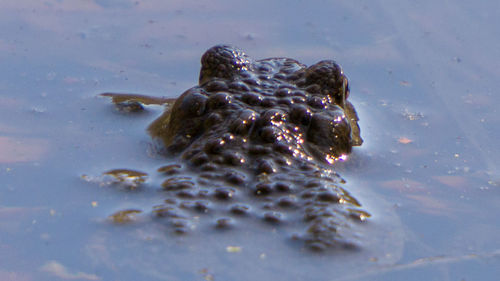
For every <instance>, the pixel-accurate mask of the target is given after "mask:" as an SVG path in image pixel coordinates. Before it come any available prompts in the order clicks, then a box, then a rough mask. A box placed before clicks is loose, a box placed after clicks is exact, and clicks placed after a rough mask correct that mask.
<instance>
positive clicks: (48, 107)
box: [0, 1, 500, 280]
mask: <svg viewBox="0 0 500 281" xmlns="http://www.w3.org/2000/svg"><path fill="white" fill-rule="evenodd" d="M4 2H7V1H4ZM11 2H12V1H11ZM249 3H250V2H249ZM249 3H248V4H245V5H241V4H240V5H236V4H235V3H233V2H231V1H215V2H213V1H196V2H192V3H187V2H186V1H167V2H165V1H144V2H143V1H81V2H75V1H44V2H37V1H33V2H31V1H23V3H15V2H12V3H1V5H2V10H1V11H0V26H1V28H0V61H1V62H2V63H1V64H0V73H1V77H2V78H1V79H0V168H1V169H0V179H1V180H0V183H1V185H0V279H1V280H57V279H72V278H75V279H80V280H138V279H142V280H144V279H148V280H496V278H497V276H498V275H499V273H500V269H499V268H500V240H498V237H499V235H500V223H499V221H498V215H499V210H498V206H499V203H500V190H499V185H500V173H499V161H498V158H499V156H500V148H499V146H498V145H497V144H496V143H497V142H498V139H499V135H500V127H499V124H500V122H499V121H500V117H499V116H500V115H499V113H498V110H497V108H498V105H499V104H500V98H499V95H498V93H497V91H498V90H497V88H498V81H499V79H500V71H499V70H498V67H497V64H498V63H497V62H496V60H497V59H496V58H498V57H500V54H499V52H500V51H499V50H500V48H499V41H498V39H497V38H499V36H498V35H499V34H498V33H499V31H498V28H497V26H498V25H499V24H500V22H499V21H500V20H499V18H500V17H498V11H500V9H499V8H500V7H499V4H498V3H497V2H495V1H489V2H488V1H483V2H481V3H478V2H473V1H453V2H452V1H447V2H440V3H436V2H433V1H423V2H422V1H420V2H419V3H413V2H411V1H384V2H382V1H357V2H352V1H314V2H310V1H308V2H303V1H292V2H290V1H287V2H279V1H278V2H273V4H270V3H269V2H268V1H252V2H251V4H249ZM217 43H232V44H235V45H238V46H240V47H241V48H243V49H244V50H246V51H247V52H248V53H249V54H250V55H251V56H252V57H254V58H265V57H272V56H287V57H292V58H295V59H298V60H299V61H301V62H304V63H306V64H312V63H314V62H316V61H319V60H322V59H326V58H335V59H336V60H337V61H338V62H339V63H340V64H341V65H342V66H343V67H344V70H345V72H346V74H347V75H348V76H349V78H350V86H351V90H352V97H351V99H352V101H353V103H354V104H355V105H356V108H357V109H358V113H359V114H360V118H361V123H360V125H361V128H362V134H363V138H364V139H365V144H364V145H363V146H362V147H361V148H357V149H355V152H354V153H353V155H352V156H351V159H350V160H349V161H348V162H346V163H343V164H342V165H338V167H337V168H338V170H339V173H340V174H341V175H343V176H344V177H345V178H346V179H347V182H348V183H347V186H346V188H348V189H349V190H350V191H351V192H353V193H354V194H356V195H357V197H358V198H360V200H361V201H362V203H363V204H364V205H365V208H366V209H368V210H370V211H372V212H373V213H374V214H375V215H374V218H373V219H372V220H371V221H370V223H369V224H368V225H367V226H365V227H364V228H362V232H364V233H365V235H366V237H365V238H366V241H367V242H366V249H365V250H364V251H361V252H354V253H353V252H339V253H334V254H326V255H317V254H311V253H309V252H304V251H300V250H298V249H296V248H294V247H292V246H290V245H288V244H287V243H286V241H284V240H283V239H282V238H283V236H282V234H280V233H279V229H278V230H274V229H272V228H270V227H268V228H266V227H264V226H263V225H259V224H258V223H255V222H249V223H248V225H247V226H246V227H244V228H241V229H236V230H234V231H229V232H224V233H212V232H211V230H204V231H199V232H197V234H192V235H188V236H181V237H179V236H175V235H172V234H170V233H169V232H168V231H167V229H165V228H162V226H161V225H158V224H155V223H152V222H151V221H149V219H148V216H147V215H146V216H139V220H138V221H137V222H136V223H134V224H130V225H123V226H116V225H112V224H110V223H108V222H107V220H106V218H107V216H108V215H110V214H112V213H114V212H116V211H119V210H123V209H134V208H136V209H144V210H149V209H150V208H151V206H152V205H154V204H157V203H160V202H161V201H162V200H163V199H164V198H162V196H161V195H160V196H159V194H158V191H157V190H156V189H155V186H154V184H149V185H146V186H145V187H144V188H142V189H139V190H132V191H129V190H123V189H120V188H116V187H113V186H99V184H93V183H89V182H87V181H85V180H82V179H81V176H82V175H84V174H85V175H88V176H91V177H92V176H94V177H96V176H99V175H100V174H101V173H102V172H104V171H107V170H110V169H116V168H133V169H139V170H141V171H154V170H155V169H156V168H158V167H159V166H161V165H163V164H165V159H162V158H161V157H158V156H155V155H151V154H150V153H149V152H150V149H149V147H150V139H149V137H148V136H147V134H146V132H145V128H146V127H147V125H148V124H149V122H151V121H152V120H153V119H155V117H157V116H158V115H159V114H160V112H161V110H162V109H161V107H158V106H150V107H148V109H147V111H146V112H144V113H140V114H135V115H134V114H123V113H120V112H117V111H116V110H115V109H114V107H113V106H112V105H110V102H109V100H107V99H105V98H99V97H97V94H99V93H101V92H106V91H121V92H132V93H143V94H149V95H157V96H166V97H176V96H178V95H179V94H180V93H182V92H183V91H184V90H186V89H187V88H189V87H191V86H193V85H195V84H196V82H197V78H198V71H199V57H200V56H201V54H202V53H203V52H204V50H205V49H207V48H208V47H210V46H212V45H214V44H217ZM151 176H152V177H153V178H151V182H154V175H151Z"/></svg>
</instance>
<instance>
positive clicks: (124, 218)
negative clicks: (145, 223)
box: [108, 209, 142, 224]
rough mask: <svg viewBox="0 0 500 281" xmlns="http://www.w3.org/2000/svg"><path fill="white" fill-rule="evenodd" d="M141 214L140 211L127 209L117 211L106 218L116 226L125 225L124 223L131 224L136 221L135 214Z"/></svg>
mask: <svg viewBox="0 0 500 281" xmlns="http://www.w3.org/2000/svg"><path fill="white" fill-rule="evenodd" d="M140 213H142V210H138V209H128V210H122V211H118V212H116V213H114V214H112V215H110V216H109V217H108V218H109V219H110V220H111V221H112V222H113V223H116V224H126V223H131V222H134V221H136V220H137V219H136V214H140Z"/></svg>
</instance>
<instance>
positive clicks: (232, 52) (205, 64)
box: [149, 45, 369, 250]
mask: <svg viewBox="0 0 500 281" xmlns="http://www.w3.org/2000/svg"><path fill="white" fill-rule="evenodd" d="M201 63H202V67H201V72H200V80H199V86H196V87H193V88H191V89H189V90H187V91H186V92H185V93H183V94H182V95H181V96H180V97H179V98H178V99H177V100H176V101H175V103H174V104H173V105H172V106H171V107H170V109H169V110H167V111H166V112H165V113H164V114H163V115H162V116H161V117H159V118H158V119H157V120H156V121H154V122H153V123H152V124H151V125H150V127H149V132H150V134H151V135H152V137H153V138H154V139H155V140H158V142H159V143H160V147H161V148H160V152H161V153H164V154H165V155H167V156H168V157H174V159H177V160H175V162H176V163H177V164H174V165H168V166H165V167H162V168H160V169H159V171H160V172H162V173H164V175H165V180H164V182H163V184H162V187H163V189H164V191H165V193H166V194H167V199H166V200H165V203H164V204H162V205H159V206H155V207H154V210H153V214H154V215H155V217H157V218H158V219H160V220H165V221H166V222H168V224H169V225H171V226H172V227H173V229H174V230H175V231H176V232H178V233H185V232H189V231H191V230H192V229H193V227H192V226H193V224H194V223H196V222H195V221H194V220H193V219H192V218H193V217H195V216H201V218H200V219H199V221H202V220H203V214H207V216H208V215H209V214H212V216H210V217H209V218H210V219H208V220H210V221H211V222H212V223H213V224H214V226H215V227H217V228H222V229H225V228H231V227H237V221H239V220H240V218H241V217H247V218H248V217H250V218H252V217H253V218H258V219H260V220H263V221H264V222H266V223H269V224H272V225H276V227H278V228H279V225H293V226H294V227H293V231H291V232H290V233H288V234H289V237H291V238H293V240H297V241H301V243H303V245H305V246H306V247H308V248H310V249H315V250H323V249H330V248H339V247H340V248H346V247H347V248H351V247H353V246H354V245H353V243H352V239H351V238H352V237H346V234H345V233H349V231H345V230H346V229H350V227H351V225H352V224H354V223H359V222H360V221H363V220H364V218H366V217H368V216H369V214H368V213H366V212H365V211H363V210H362V209H360V204H359V203H358V202H357V200H356V199H355V198H354V197H352V196H351V195H349V193H348V192H347V191H346V190H345V189H343V188H342V187H341V186H340V184H342V183H343V180H342V179H341V178H340V177H339V176H338V175H337V174H336V173H335V172H334V171H333V168H334V166H335V164H334V163H335V162H336V161H343V160H344V159H345V158H346V155H347V154H348V153H350V152H351V148H352V146H357V145H361V143H362V139H361V138H360V135H359V127H358V124H357V121H358V117H357V115H356V112H355V110H354V107H353V106H352V104H351V103H350V102H349V101H347V98H348V96H349V87H348V82H347V78H346V77H345V76H344V74H343V72H342V70H341V68H340V66H339V65H337V64H336V63H335V62H334V61H331V60H325V61H321V62H318V63H317V64H315V65H312V66H310V67H306V66H305V65H303V64H301V63H299V62H297V61H296V60H293V59H289V58H270V59H264V60H258V61H254V60H253V59H252V58H250V57H248V56H247V55H245V54H244V53H243V52H242V51H241V50H239V49H237V48H235V47H232V46H227V45H219V46H215V47H212V48H211V49H209V50H208V51H206V52H205V54H204V55H203V57H202V59H201Z"/></svg>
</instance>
